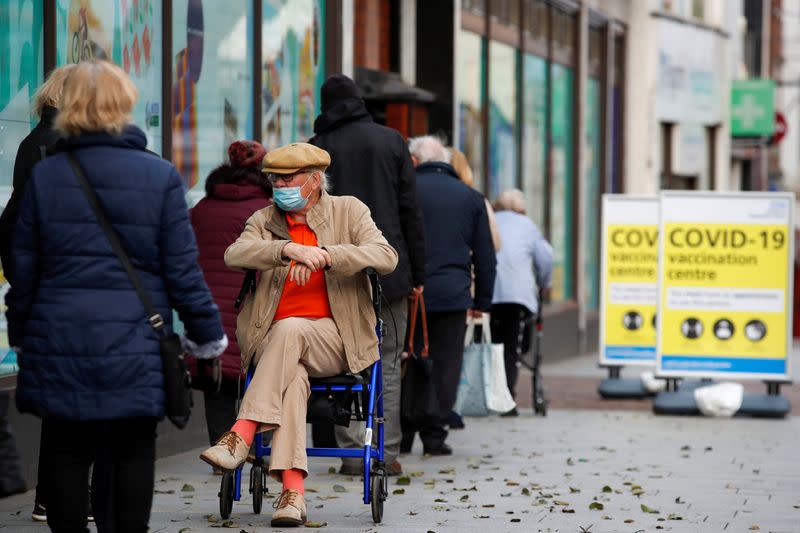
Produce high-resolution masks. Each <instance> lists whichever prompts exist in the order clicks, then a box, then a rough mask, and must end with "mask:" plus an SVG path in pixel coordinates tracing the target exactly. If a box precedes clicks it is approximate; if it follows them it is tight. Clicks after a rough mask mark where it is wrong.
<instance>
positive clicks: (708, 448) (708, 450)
mask: <svg viewBox="0 0 800 533" xmlns="http://www.w3.org/2000/svg"><path fill="white" fill-rule="evenodd" d="M713 449H714V448H712V447H711V446H706V449H705V451H707V452H710V451H712V450H713Z"/></svg>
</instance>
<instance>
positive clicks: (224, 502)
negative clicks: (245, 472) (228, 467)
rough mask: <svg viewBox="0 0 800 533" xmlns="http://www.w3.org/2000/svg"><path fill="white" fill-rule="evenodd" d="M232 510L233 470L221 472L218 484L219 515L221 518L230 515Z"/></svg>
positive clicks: (225, 518)
mask: <svg viewBox="0 0 800 533" xmlns="http://www.w3.org/2000/svg"><path fill="white" fill-rule="evenodd" d="M232 510H233V472H225V473H224V474H222V482H220V485H219V515H220V516H221V517H222V519H223V520H227V519H228V518H230V517H231V511H232Z"/></svg>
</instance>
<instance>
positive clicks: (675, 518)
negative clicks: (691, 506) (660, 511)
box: [667, 513, 683, 520]
mask: <svg viewBox="0 0 800 533" xmlns="http://www.w3.org/2000/svg"><path fill="white" fill-rule="evenodd" d="M667 520H683V517H682V516H680V515H676V514H675V513H670V514H669V516H667Z"/></svg>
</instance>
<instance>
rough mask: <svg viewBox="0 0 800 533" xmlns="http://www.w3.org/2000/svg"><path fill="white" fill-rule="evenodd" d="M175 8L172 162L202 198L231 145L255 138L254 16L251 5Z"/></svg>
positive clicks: (191, 1)
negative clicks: (253, 119) (240, 140)
mask: <svg viewBox="0 0 800 533" xmlns="http://www.w3.org/2000/svg"><path fill="white" fill-rule="evenodd" d="M172 6H173V12H172V51H173V64H172V72H173V73H172V76H173V82H172V113H171V119H172V160H173V163H174V164H175V166H176V167H177V168H178V171H179V172H180V173H181V175H182V176H183V178H184V180H185V182H186V186H187V188H189V189H190V191H191V193H192V195H193V197H198V196H202V194H203V186H204V183H205V178H206V176H207V175H208V174H209V172H211V170H212V169H214V168H215V167H216V166H217V165H219V164H221V163H223V162H225V161H226V160H227V156H228V151H227V150H228V145H229V144H230V143H231V142H233V141H235V140H237V139H243V138H252V137H253V121H252V97H253V90H252V87H253V44H252V26H253V12H252V6H251V4H250V2H248V1H246V0H227V1H226V2H224V3H216V2H213V3H212V2H202V1H200V0H174V1H173V3H172ZM263 34H264V37H265V39H266V38H267V37H268V36H269V35H270V33H269V31H267V30H266V29H265V30H264V33H263ZM265 85H266V84H265Z"/></svg>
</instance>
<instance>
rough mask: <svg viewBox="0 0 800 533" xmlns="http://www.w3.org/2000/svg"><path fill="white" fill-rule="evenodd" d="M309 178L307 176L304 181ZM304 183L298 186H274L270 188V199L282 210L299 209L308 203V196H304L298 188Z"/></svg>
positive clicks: (303, 185)
mask: <svg viewBox="0 0 800 533" xmlns="http://www.w3.org/2000/svg"><path fill="white" fill-rule="evenodd" d="M309 180H311V177H309V178H308V179H307V180H306V183H308V182H309ZM306 183H304V184H302V185H301V186H300V187H275V188H273V189H272V200H273V201H274V202H275V205H277V206H278V207H279V208H280V209H281V210H283V211H299V210H301V209H303V208H304V207H305V206H306V204H308V198H304V197H303V195H302V194H301V193H300V189H302V188H303V187H305V186H306Z"/></svg>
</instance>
